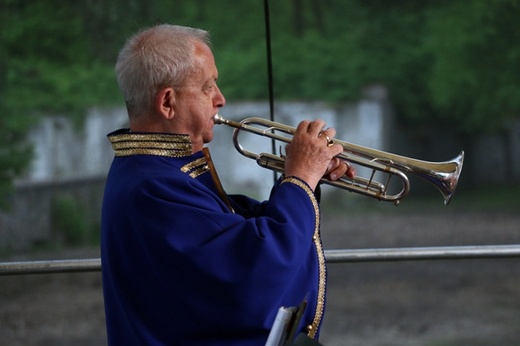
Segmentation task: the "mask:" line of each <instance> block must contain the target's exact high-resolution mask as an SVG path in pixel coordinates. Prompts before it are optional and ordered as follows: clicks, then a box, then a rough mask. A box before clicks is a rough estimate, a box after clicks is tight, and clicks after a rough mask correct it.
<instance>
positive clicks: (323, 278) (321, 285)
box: [282, 177, 327, 339]
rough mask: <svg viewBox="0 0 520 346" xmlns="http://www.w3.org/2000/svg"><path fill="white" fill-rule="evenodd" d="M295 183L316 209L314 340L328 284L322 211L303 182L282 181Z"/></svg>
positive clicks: (309, 332) (310, 330) (310, 332)
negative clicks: (316, 284)
mask: <svg viewBox="0 0 520 346" xmlns="http://www.w3.org/2000/svg"><path fill="white" fill-rule="evenodd" d="M286 182H288V183H293V184H295V185H298V186H299V187H301V188H302V189H303V190H305V192H307V195H309V198H310V199H311V202H312V205H313V207H314V214H315V219H316V222H315V224H314V235H313V237H312V240H313V241H314V246H315V247H316V254H317V256H318V265H319V281H318V300H317V302H316V311H315V312H314V319H313V320H312V323H311V324H310V325H308V326H307V335H308V336H309V337H310V338H312V339H314V337H315V336H316V332H317V331H318V327H319V325H320V323H321V320H322V318H323V311H324V310H325V290H326V282H327V267H326V264H325V253H324V252H323V245H322V243H321V238H320V209H319V206H318V201H317V200H316V197H315V196H314V192H313V191H312V189H311V188H310V187H309V186H308V185H307V184H306V183H304V182H303V181H302V180H300V179H298V178H296V177H287V178H285V179H284V180H282V184H283V183H286Z"/></svg>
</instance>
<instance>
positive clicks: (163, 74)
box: [115, 24, 210, 119]
mask: <svg viewBox="0 0 520 346" xmlns="http://www.w3.org/2000/svg"><path fill="white" fill-rule="evenodd" d="M197 41H201V42H203V43H205V44H207V45H208V46H209V45H210V37H209V33H208V32H207V31H204V30H201V29H195V28H190V27H184V26H177V25H168V24H162V25H158V26H154V27H151V28H148V29H144V30H141V31H139V32H138V33H137V34H135V35H134V36H132V37H131V38H129V39H128V40H127V41H126V43H125V45H124V46H123V48H122V49H121V51H120V53H119V56H118V58H117V63H116V67H115V72H116V77H117V82H118V84H119V89H120V90H121V93H122V94H123V98H124V99H125V102H126V106H127V109H128V115H129V117H130V118H131V119H132V118H134V119H136V118H139V117H141V116H146V115H147V114H148V113H149V112H150V111H151V110H152V108H153V105H154V102H155V101H154V100H155V95H156V94H157V92H158V91H159V90H160V89H161V88H164V87H166V86H171V87H179V86H182V85H183V84H184V82H185V80H186V78H187V77H188V75H189V74H190V72H191V71H192V70H193V68H194V52H195V43H196V42H197Z"/></svg>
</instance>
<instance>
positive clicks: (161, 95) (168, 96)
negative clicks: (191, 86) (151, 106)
mask: <svg viewBox="0 0 520 346" xmlns="http://www.w3.org/2000/svg"><path fill="white" fill-rule="evenodd" d="M174 106H175V90H173V88H171V87H170V88H164V89H161V90H160V91H159V92H158V93H157V96H156V97H155V109H156V110H157V112H158V113H159V114H161V115H162V116H163V117H164V118H165V119H168V120H171V119H172V118H173V117H174V115H175V114H174V113H175V112H174V109H175V107H174Z"/></svg>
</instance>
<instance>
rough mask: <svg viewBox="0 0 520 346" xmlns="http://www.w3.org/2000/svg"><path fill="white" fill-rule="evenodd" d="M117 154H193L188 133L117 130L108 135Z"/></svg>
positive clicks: (172, 155) (180, 155)
mask: <svg viewBox="0 0 520 346" xmlns="http://www.w3.org/2000/svg"><path fill="white" fill-rule="evenodd" d="M108 139H109V141H110V143H111V144H112V148H113V149H114V151H115V156H131V155H156V156H165V157H184V156H189V155H191V150H192V147H191V140H190V137H189V136H188V135H175V134H167V133H133V132H123V131H121V132H117V133H113V134H110V135H109V136H108Z"/></svg>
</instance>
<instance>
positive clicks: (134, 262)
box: [101, 25, 354, 346]
mask: <svg viewBox="0 0 520 346" xmlns="http://www.w3.org/2000/svg"><path fill="white" fill-rule="evenodd" d="M116 73H117V79H118V83H119V87H120V89H121V92H122V95H123V97H124V99H125V102H126V106H127V110H128V116H129V123H130V127H129V129H121V130H117V131H115V132H112V133H110V134H109V135H108V138H109V140H110V142H111V143H112V146H113V149H114V151H115V158H114V160H113V163H112V166H111V168H110V172H109V174H108V178H107V182H106V188H105V196H104V200H103V209H102V247H101V251H102V267H103V288H104V297H105V313H106V323H107V334H108V340H109V345H125V346H129V345H264V344H265V342H266V340H267V337H268V334H269V331H270V329H271V327H272V325H273V322H274V319H275V316H276V314H277V311H278V309H279V307H281V306H296V305H299V304H300V303H301V301H302V300H304V299H306V300H307V308H306V309H305V311H304V314H303V317H302V320H301V321H302V322H301V325H300V326H298V332H299V333H301V332H303V333H305V334H306V335H308V337H309V338H310V339H316V338H317V337H318V334H319V328H320V323H321V322H322V317H323V313H324V307H325V280H326V275H325V257H324V254H323V249H322V245H321V242H320V234H319V226H320V211H319V205H318V201H317V199H316V197H315V195H314V191H315V189H316V188H317V187H318V183H319V181H320V179H322V178H323V177H324V176H327V177H328V178H329V179H338V178H339V177H340V176H342V175H343V174H348V175H351V176H352V175H353V174H354V171H353V170H352V169H350V168H349V166H348V165H346V164H341V163H340V162H339V160H338V159H336V158H335V156H336V155H337V154H339V153H340V152H341V151H342V147H341V146H339V145H333V144H331V143H330V140H328V138H332V137H333V136H334V135H335V130H334V129H332V128H328V129H326V130H324V125H325V124H324V122H323V121H321V120H316V121H304V122H302V123H300V124H299V125H298V128H297V132H296V134H295V135H294V140H293V141H292V142H291V144H289V145H288V146H287V148H286V165H285V174H284V175H283V177H282V178H281V179H280V180H279V181H278V182H277V183H276V184H275V186H274V187H273V189H272V192H271V196H270V198H269V200H267V201H263V202H259V201H256V200H253V199H250V198H248V197H246V196H242V195H227V194H225V193H224V192H223V191H222V189H219V188H218V185H219V184H218V181H216V180H215V174H212V172H211V170H212V169H214V168H213V167H212V165H211V164H210V159H209V155H208V153H207V152H206V148H204V145H205V144H206V143H208V142H210V141H211V140H212V138H213V126H214V123H213V116H214V115H215V114H216V113H217V111H218V110H219V109H220V108H221V107H223V106H224V105H225V102H226V101H225V98H224V96H223V95H222V93H221V92H220V90H219V88H218V86H217V78H218V71H217V68H216V66H215V61H214V57H213V54H212V51H211V49H210V43H209V38H208V33H207V32H205V31H203V30H199V29H193V28H188V27H181V26H173V25H158V26H155V27H152V28H148V29H145V30H143V31H140V32H139V33H137V34H136V35H135V36H133V37H131V38H130V39H129V40H128V41H127V42H126V44H125V46H124V47H123V49H122V50H121V52H120V54H119V57H118V60H117V64H116Z"/></svg>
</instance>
